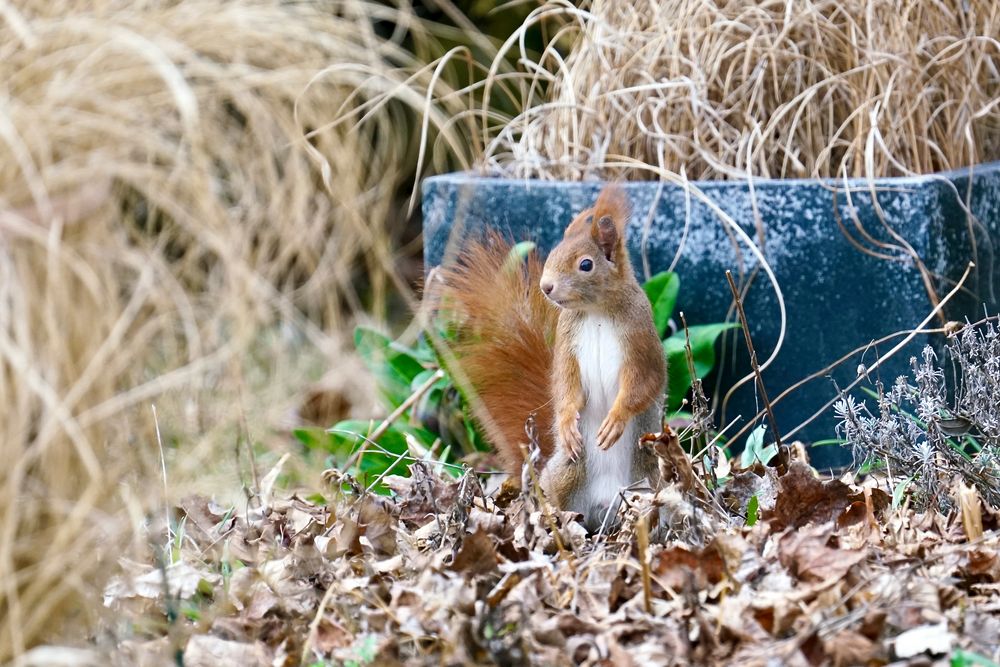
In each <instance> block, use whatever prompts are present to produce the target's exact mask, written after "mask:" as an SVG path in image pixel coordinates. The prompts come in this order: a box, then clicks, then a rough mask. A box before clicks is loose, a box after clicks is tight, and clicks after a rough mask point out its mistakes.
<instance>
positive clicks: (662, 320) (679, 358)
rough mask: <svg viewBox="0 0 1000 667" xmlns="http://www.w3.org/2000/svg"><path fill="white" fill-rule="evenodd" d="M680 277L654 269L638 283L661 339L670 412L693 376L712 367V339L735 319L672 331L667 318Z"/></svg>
mask: <svg viewBox="0 0 1000 667" xmlns="http://www.w3.org/2000/svg"><path fill="white" fill-rule="evenodd" d="M680 285H681V281H680V278H679V277H678V276H677V274H676V273H673V272H672V271H664V272H662V273H658V274H656V275H655V276H653V277H652V278H650V279H649V280H647V281H646V283H645V284H644V285H643V286H642V287H643V289H644V290H645V291H646V296H647V297H649V302H650V304H652V306H653V323H654V324H655V325H656V331H657V333H658V334H659V335H660V338H661V339H663V351H664V354H666V355H667V369H668V370H667V399H666V408H667V411H668V412H674V411H676V410H677V409H678V408H680V407H681V405H682V404H683V402H684V397H685V396H687V393H688V391H689V390H690V389H691V383H692V382H693V381H694V379H695V378H697V379H699V380H702V379H704V378H705V376H706V375H708V374H709V373H710V372H711V371H712V369H713V368H714V367H715V341H716V340H718V338H719V336H720V335H721V334H722V332H723V331H726V330H727V329H733V328H735V327H738V326H739V324H736V323H735V322H719V323H716V324H697V325H694V326H691V327H688V328H687V334H686V335H685V332H684V330H683V329H679V330H676V331H674V332H673V333H672V334H671V335H669V336H667V332H668V331H669V330H670V321H671V317H672V316H673V313H674V307H675V306H676V305H677V297H678V295H679V294H680ZM689 337H690V340H691V357H692V361H693V364H692V365H693V366H694V376H695V377H692V376H691V369H690V366H689V365H688V360H687V349H686V347H687V339H688V338H689Z"/></svg>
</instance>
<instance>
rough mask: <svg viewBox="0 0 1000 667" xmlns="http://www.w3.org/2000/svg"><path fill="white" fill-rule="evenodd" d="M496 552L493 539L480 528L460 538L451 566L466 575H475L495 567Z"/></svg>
mask: <svg viewBox="0 0 1000 667" xmlns="http://www.w3.org/2000/svg"><path fill="white" fill-rule="evenodd" d="M497 560H498V559H497V552H496V549H494V548H493V540H492V539H491V538H490V536H489V535H488V534H487V533H486V531H484V530H482V529H481V528H480V529H479V530H477V531H476V532H474V533H468V534H466V535H465V536H463V538H462V546H461V547H460V548H459V550H458V553H456V554H455V560H453V561H452V563H451V568H450V569H452V570H454V571H455V572H460V573H462V574H464V575H466V576H470V577H475V576H478V575H483V574H487V573H489V572H493V571H495V570H496V569H497Z"/></svg>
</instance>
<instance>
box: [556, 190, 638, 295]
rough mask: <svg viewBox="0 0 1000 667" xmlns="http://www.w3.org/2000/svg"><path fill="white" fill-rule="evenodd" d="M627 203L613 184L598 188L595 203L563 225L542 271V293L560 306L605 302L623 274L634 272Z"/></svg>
mask: <svg viewBox="0 0 1000 667" xmlns="http://www.w3.org/2000/svg"><path fill="white" fill-rule="evenodd" d="M628 216H629V206H628V202H627V201H626V199H625V193H624V192H623V191H622V190H621V188H619V187H617V186H615V185H609V186H607V187H605V188H604V190H602V191H601V194H600V195H599V196H598V197H597V202H596V203H595V204H594V207H593V208H588V209H587V210H585V211H583V212H582V213H580V214H579V215H577V216H576V218H574V219H573V222H571V223H570V224H569V226H568V227H567V228H566V233H565V234H564V235H563V240H562V241H560V242H559V245H557V246H556V247H555V248H553V250H552V252H551V253H549V257H548V259H546V260H545V268H544V270H543V271H542V279H541V281H540V283H539V286H540V287H541V289H542V292H543V293H544V294H545V296H547V297H548V298H549V299H551V300H552V301H553V302H554V303H555V304H556V305H557V306H559V307H561V308H569V309H571V310H577V309H581V310H583V309H588V308H591V307H594V306H597V305H599V304H602V303H605V298H606V297H607V296H608V294H609V292H610V291H611V290H613V289H615V288H616V287H617V286H618V285H620V283H621V280H622V277H623V276H631V275H632V267H631V265H630V263H629V260H628V253H627V251H626V249H625V224H626V223H627V222H628Z"/></svg>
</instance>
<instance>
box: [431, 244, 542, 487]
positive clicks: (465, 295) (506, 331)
mask: <svg viewBox="0 0 1000 667" xmlns="http://www.w3.org/2000/svg"><path fill="white" fill-rule="evenodd" d="M510 252H511V244H510V243H508V242H506V241H505V240H503V239H502V238H501V237H500V236H499V235H497V234H492V235H489V236H488V237H487V238H486V239H485V240H484V241H473V242H470V243H469V244H468V245H467V246H466V247H464V248H463V249H462V252H461V253H460V261H459V262H456V263H454V264H451V265H448V266H444V267H442V269H441V275H440V278H441V279H440V282H439V283H436V284H435V285H432V286H431V294H432V297H433V299H434V302H435V308H436V310H437V311H438V312H439V313H440V314H444V315H446V316H448V317H450V318H451V319H452V320H453V322H454V325H455V326H456V327H457V337H456V340H455V342H454V345H453V347H452V352H453V353H454V354H455V357H456V359H457V360H458V362H459V366H460V368H459V369H455V370H457V371H458V372H457V373H456V376H458V377H457V379H458V380H459V381H462V380H464V381H465V383H467V385H468V387H467V388H468V389H471V390H472V391H469V392H467V394H468V395H470V397H472V399H473V409H474V414H475V417H476V419H477V421H478V422H479V424H480V425H481V426H482V428H483V430H484V431H485V433H486V435H487V437H488V438H489V440H490V442H491V443H492V444H493V446H494V447H495V448H496V449H497V452H498V453H499V454H500V457H501V459H502V462H503V465H504V468H505V469H506V470H507V471H508V472H510V473H512V474H513V475H519V474H520V471H521V464H522V462H523V456H522V453H521V446H522V445H523V444H524V443H525V442H526V441H527V436H526V434H525V422H526V421H527V419H528V417H529V415H531V414H534V415H535V424H536V431H537V434H538V440H539V446H540V449H541V451H542V456H543V457H544V458H545V459H547V458H548V457H549V456H550V455H551V453H552V447H553V435H552V430H553V408H552V401H551V400H550V399H551V382H552V358H553V347H552V346H553V339H554V336H555V327H556V320H557V318H558V310H557V309H556V307H555V306H554V305H552V304H551V303H550V302H549V301H548V300H547V299H546V298H545V296H544V295H543V294H542V292H541V290H540V289H539V288H538V280H539V278H540V276H541V273H542V264H541V260H540V259H539V258H538V255H537V253H535V252H532V253H531V254H530V255H529V257H528V259H527V261H526V262H512V261H510V260H509V259H508V258H509V257H510Z"/></svg>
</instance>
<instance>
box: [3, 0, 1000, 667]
mask: <svg viewBox="0 0 1000 667" xmlns="http://www.w3.org/2000/svg"><path fill="white" fill-rule="evenodd" d="M890 19H891V21H890ZM997 34H1000V10H998V9H997V8H996V7H995V6H993V5H992V4H991V3H988V2H983V1H980V2H975V1H973V2H950V1H948V2H939V3H930V4H927V3H915V2H907V3H903V4H902V5H900V6H897V4H896V3H886V2H862V1H860V0H841V1H840V2H805V1H800V2H791V3H784V2H782V3H777V2H759V3H725V2H719V3H711V2H709V3H690V2H682V1H677V2H664V3H634V4H633V3H616V2H594V3H586V2H585V3H580V4H579V6H574V5H570V4H568V3H563V2H536V1H532V2H514V3H511V4H508V5H504V6H502V7H499V8H498V7H497V6H496V5H495V3H492V2H485V1H481V0H480V1H474V2H454V3H452V2H447V1H445V0H423V1H421V2H412V3H411V2H406V1H402V0H400V1H398V2H376V1H374V0H364V1H362V0H352V1H346V2H308V3H306V2H279V1H277V0H273V1H266V0H233V1H226V0H173V1H167V0H148V1H142V2H128V1H125V0H90V1H84V0H53V1H49V0H20V1H15V2H0V457H2V458H3V460H4V461H5V462H6V465H5V466H3V468H2V469H0V513H2V515H0V660H6V659H7V658H9V657H10V656H11V655H15V654H18V653H21V652H23V651H24V650H25V648H26V647H29V646H31V645H33V644H35V643H37V642H39V641H55V640H61V639H64V638H67V637H68V638H75V639H79V638H80V637H82V636H84V635H85V634H86V632H87V631H88V628H92V627H93V621H94V619H95V617H96V615H97V614H98V613H99V609H100V607H99V600H100V591H101V587H102V582H103V579H104V578H105V576H106V574H108V573H109V566H110V565H112V564H113V563H114V562H115V561H116V559H117V558H119V557H121V556H123V555H124V556H126V557H129V556H131V557H135V558H143V557H148V553H147V551H146V550H147V549H148V545H147V539H146V533H145V532H144V531H145V530H146V529H147V527H148V517H149V516H150V513H151V512H152V511H154V510H156V509H157V508H162V506H163V503H164V502H165V501H166V500H168V499H173V500H176V499H177V498H179V497H180V496H181V495H183V494H184V493H187V492H189V491H193V490H197V491H200V492H202V493H209V494H212V493H214V494H217V495H225V496H230V497H233V496H238V495H239V494H240V493H241V492H242V491H241V485H242V487H243V489H244V490H246V489H247V488H249V487H251V486H252V483H251V482H252V478H253V469H252V468H264V467H265V466H266V465H267V464H268V463H269V462H271V461H273V460H275V459H277V458H278V456H279V455H280V454H281V453H282V452H283V451H285V450H290V449H291V448H293V447H294V444H293V442H292V440H291V438H290V437H289V435H288V430H289V428H290V427H291V426H294V425H296V424H299V423H302V422H312V423H316V424H318V425H321V426H326V425H330V424H332V423H334V422H335V421H337V420H339V419H342V418H344V417H347V416H358V417H363V418H366V417H370V416H371V415H373V414H375V413H376V411H377V407H376V405H375V398H374V392H373V388H372V386H371V381H370V379H369V378H368V377H367V376H366V375H365V373H364V371H363V368H362V365H361V364H360V362H359V361H358V360H357V359H356V357H355V355H354V353H353V350H352V346H351V340H350V336H349V333H350V331H351V330H352V329H353V326H354V325H355V324H356V323H359V322H363V323H367V324H373V325H375V326H378V327H388V328H391V329H394V330H396V331H399V330H401V329H402V328H403V327H404V326H406V324H407V323H408V320H409V318H410V314H411V312H412V310H413V308H414V305H415V303H414V288H415V286H416V285H417V284H418V283H419V280H420V277H421V275H422V266H421V263H420V258H421V247H420V238H419V218H418V216H417V209H416V207H415V206H414V204H415V203H416V200H415V198H414V196H413V193H414V192H415V184H416V183H417V181H418V180H419V178H420V177H421V176H423V175H427V174H428V173H432V172H441V171H447V170H452V169H468V168H473V167H478V168H482V169H484V170H487V171H490V172H492V173H500V174H507V175H515V176H525V175H532V176H538V177H542V178H554V177H569V178H582V177H595V176H607V175H625V176H628V177H651V176H655V175H656V174H657V173H660V174H662V173H666V172H670V173H673V174H679V175H680V176H681V177H686V176H704V177H723V178H740V177H743V176H745V175H748V174H751V173H752V174H754V175H771V176H795V175H828V174H829V175H835V176H837V175H842V174H845V175H865V174H869V175H885V174H896V173H909V172H923V171H928V170H932V169H937V168H942V167H956V166H961V165H963V164H967V163H969V162H976V161H981V160H986V159H996V158H997V157H998V156H997V151H998V146H1000V141H998V136H1000V122H998V120H997V113H996V109H997V100H998V98H1000V93H998V87H1000V74H998V71H1000V55H998V46H997V41H996V35H997ZM612 130H614V132H612ZM627 161H631V162H630V164H629V165H628V166H626V167H623V166H622V165H623V162H627ZM154 406H155V412H154V409H153V407H154ZM160 443H162V447H163V449H164V456H163V459H164V462H165V466H162V465H161V454H160V446H159V445H160ZM294 451H298V450H294ZM254 458H256V463H255V465H252V464H251V463H250V462H251V461H252V460H253V459H254ZM294 461H295V459H294V457H293V463H294ZM163 467H165V469H166V482H164V480H163V479H162V475H163V472H162V468H163ZM293 467H294V466H293ZM298 468H299V469H298V470H297V471H294V470H293V473H295V474H300V475H304V476H305V477H303V479H308V478H309V476H311V475H312V476H315V475H316V474H317V473H318V471H316V470H310V469H309V468H308V467H307V466H304V465H300V466H299V467H298Z"/></svg>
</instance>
